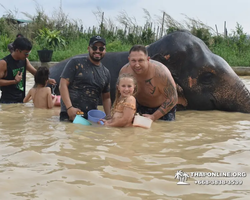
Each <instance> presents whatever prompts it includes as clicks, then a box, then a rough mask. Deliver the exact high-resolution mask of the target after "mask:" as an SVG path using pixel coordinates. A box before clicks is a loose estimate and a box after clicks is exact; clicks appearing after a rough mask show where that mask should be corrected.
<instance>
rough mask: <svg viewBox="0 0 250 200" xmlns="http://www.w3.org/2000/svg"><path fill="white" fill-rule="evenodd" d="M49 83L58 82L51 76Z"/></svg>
mask: <svg viewBox="0 0 250 200" xmlns="http://www.w3.org/2000/svg"><path fill="white" fill-rule="evenodd" d="M48 83H49V84H51V85H55V84H56V80H55V79H53V78H49V80H48Z"/></svg>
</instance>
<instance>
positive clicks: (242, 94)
mask: <svg viewBox="0 0 250 200" xmlns="http://www.w3.org/2000/svg"><path fill="white" fill-rule="evenodd" d="M242 84H243V83H242ZM236 102H238V104H239V105H238V106H239V109H238V110H237V111H238V112H243V113H250V92H249V90H248V89H247V87H246V86H245V85H244V84H243V86H241V87H240V89H239V90H238V91H236ZM236 107H237V105H236Z"/></svg>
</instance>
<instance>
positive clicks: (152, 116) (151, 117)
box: [142, 114, 155, 121]
mask: <svg viewBox="0 0 250 200" xmlns="http://www.w3.org/2000/svg"><path fill="white" fill-rule="evenodd" d="M142 116H143V117H147V118H149V119H151V120H152V121H155V117H154V115H149V114H143V115H142Z"/></svg>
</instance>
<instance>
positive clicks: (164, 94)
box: [120, 45, 178, 121]
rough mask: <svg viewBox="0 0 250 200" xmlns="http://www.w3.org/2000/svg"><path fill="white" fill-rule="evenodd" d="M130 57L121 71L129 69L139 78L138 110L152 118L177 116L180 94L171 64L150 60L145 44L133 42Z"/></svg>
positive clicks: (173, 118) (129, 71) (168, 118)
mask: <svg viewBox="0 0 250 200" xmlns="http://www.w3.org/2000/svg"><path fill="white" fill-rule="evenodd" d="M128 59H129V63H127V64H126V65H124V66H123V67H122V69H121V71H120V74H122V73H130V74H132V75H133V76H134V77H135V78H136V79H137V88H138V91H137V93H136V95H135V97H136V101H137V105H136V106H137V112H138V113H140V114H142V115H143V116H145V117H148V118H150V119H152V120H153V121H155V120H158V119H161V120H166V121H173V120H175V112H176V104H177V101H178V95H177V90H176V84H175V82H174V79H173V77H172V75H171V73H170V71H169V70H168V68H167V67H166V66H165V65H163V64H162V63H160V62H157V61H154V60H151V59H150V57H149V56H148V52H147V49H146V47H145V46H142V45H135V46H133V47H132V48H131V49H130V51H129V57H128Z"/></svg>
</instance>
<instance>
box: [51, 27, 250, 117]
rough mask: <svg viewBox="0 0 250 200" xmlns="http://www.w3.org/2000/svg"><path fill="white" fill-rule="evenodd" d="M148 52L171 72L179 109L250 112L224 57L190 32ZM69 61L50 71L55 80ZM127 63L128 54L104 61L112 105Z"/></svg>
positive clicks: (110, 56)
mask: <svg viewBox="0 0 250 200" xmlns="http://www.w3.org/2000/svg"><path fill="white" fill-rule="evenodd" d="M147 50H148V55H149V56H150V58H151V59H153V60H157V61H159V62H161V63H163V64H164V65H165V66H166V67H167V68H168V69H169V70H170V72H171V74H172V76H173V78H174V80H175V82H176V85H177V91H178V104H177V110H221V111H231V112H242V113H250V93H249V91H248V89H247V88H246V86H245V85H244V83H243V82H242V81H241V79H240V78H239V76H238V75H237V74H236V73H235V72H234V71H233V69H232V68H231V67H230V66H229V64H228V63H227V62H226V61H225V60H224V59H223V58H222V57H220V56H218V55H216V54H214V53H212V52H211V51H210V49H209V48H208V47H207V45H206V44H205V43H204V42H203V41H202V40H201V39H199V38H198V37H196V36H194V35H192V34H191V33H190V32H189V31H186V30H179V31H175V32H172V33H170V34H167V35H165V36H164V37H162V38H160V39H159V40H157V41H156V42H154V43H152V44H150V45H148V46H147ZM81 55H88V54H81ZM78 56H79V55H78ZM68 60H69V59H66V60H64V61H62V62H59V63H58V64H56V65H54V66H52V67H51V68H50V75H51V78H54V79H55V80H56V81H57V82H59V81H60V74H61V72H62V70H63V68H64V66H65V64H66V63H67V61H68ZM127 62H128V52H108V53H106V55H105V57H104V58H103V60H102V63H103V64H104V65H105V66H106V67H107V68H108V69H109V71H110V74H111V87H110V92H111V100H112V102H113V101H114V98H115V89H116V80H117V77H118V75H119V71H120V69H121V68H122V67H123V66H124V65H125V64H126V63H127ZM57 93H58V90H57Z"/></svg>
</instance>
